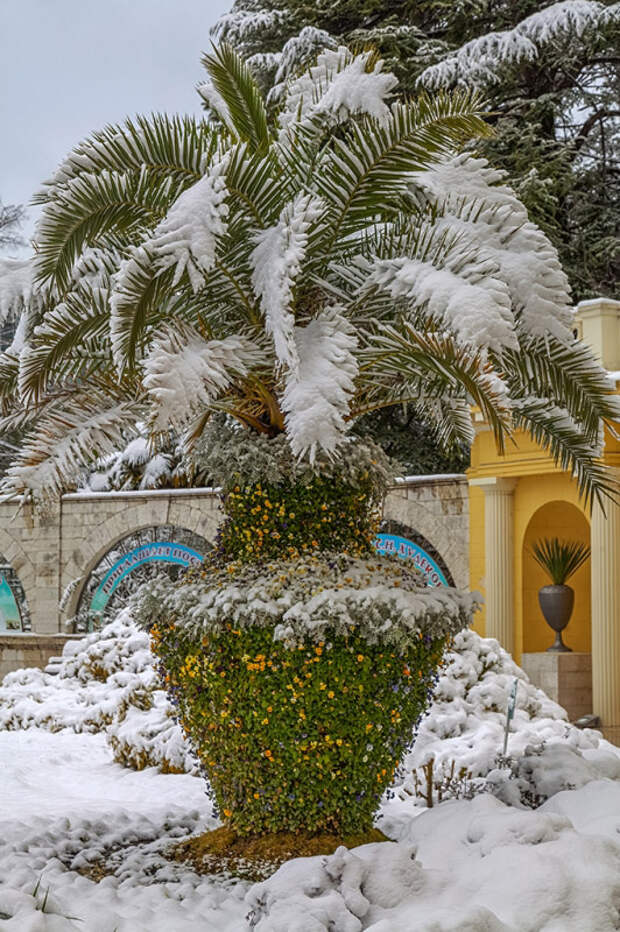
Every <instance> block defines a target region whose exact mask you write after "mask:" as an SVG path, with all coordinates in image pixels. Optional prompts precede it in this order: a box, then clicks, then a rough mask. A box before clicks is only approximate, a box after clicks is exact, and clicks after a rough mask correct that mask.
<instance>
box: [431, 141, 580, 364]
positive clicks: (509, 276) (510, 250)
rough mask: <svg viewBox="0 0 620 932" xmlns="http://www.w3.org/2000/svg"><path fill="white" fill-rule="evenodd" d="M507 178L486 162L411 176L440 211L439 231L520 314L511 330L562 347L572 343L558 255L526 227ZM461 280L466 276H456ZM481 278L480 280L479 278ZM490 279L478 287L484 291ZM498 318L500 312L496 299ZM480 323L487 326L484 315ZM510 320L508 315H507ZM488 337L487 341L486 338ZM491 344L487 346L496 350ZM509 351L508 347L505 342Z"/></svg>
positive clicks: (457, 160) (468, 161)
mask: <svg viewBox="0 0 620 932" xmlns="http://www.w3.org/2000/svg"><path fill="white" fill-rule="evenodd" d="M504 178H505V176H504V174H503V173H502V172H500V171H496V170H495V169H492V168H490V167H489V166H488V165H487V163H486V162H485V161H484V160H483V159H476V158H473V157H472V156H469V155H458V156H456V157H452V158H449V159H445V160H441V161H438V162H437V163H435V164H434V165H432V166H431V167H430V168H429V169H427V170H425V171H424V172H417V173H416V175H415V179H416V182H415V183H416V186H418V187H419V188H421V189H422V191H424V192H425V194H426V196H427V197H429V199H430V201H431V203H432V204H433V205H434V207H435V208H436V209H438V210H439V212H440V216H439V218H438V219H437V222H436V225H435V226H436V229H437V230H440V231H445V232H446V233H447V234H452V235H457V236H460V238H461V241H462V242H463V243H464V244H466V245H467V246H468V247H469V248H471V246H472V245H473V244H474V243H475V245H476V247H477V250H476V251H477V254H478V256H479V257H486V259H487V260H488V261H489V262H490V263H491V268H495V269H496V270H497V277H496V280H495V281H496V287H499V288H503V291H504V293H505V297H506V299H507V301H508V305H509V307H512V308H518V309H519V313H518V314H517V315H515V316H514V322H515V326H517V327H520V328H521V330H522V332H523V333H524V334H529V335H531V336H543V335H544V334H546V333H549V334H552V335H553V336H554V337H556V338H557V339H558V340H560V341H561V342H563V343H566V342H570V340H571V336H572V312H571V309H570V299H569V286H568V280H567V278H566V275H565V274H564V272H563V270H562V267H561V265H560V262H559V259H558V257H557V253H556V252H555V250H554V248H553V247H552V246H551V244H550V243H549V241H548V239H547V238H546V236H545V235H544V233H543V232H542V231H541V230H540V229H539V228H538V227H537V226H536V225H535V224H534V223H531V222H530V221H529V220H528V216H527V211H526V209H525V207H524V206H523V204H522V203H521V202H520V201H519V199H518V197H517V196H516V194H515V192H514V191H513V190H512V188H510V187H509V186H508V185H506V184H502V182H503V181H504ZM461 274H463V273H461ZM477 278H480V276H477ZM490 281H491V279H490V278H487V281H486V282H485V280H484V279H482V281H481V286H482V287H487V286H488V284H489V283H490ZM496 301H497V305H498V310H499V306H500V304H501V299H500V297H499V294H497V297H496ZM478 317H479V320H484V321H489V322H490V321H492V319H493V312H489V309H488V307H485V313H484V314H480V315H478ZM509 317H510V319H513V315H512V314H511V313H510V314H509ZM490 336H491V335H490V334H489V337H490ZM493 342H494V341H493V339H489V344H491V345H492V344H493ZM502 342H503V343H504V345H510V340H503V341H502Z"/></svg>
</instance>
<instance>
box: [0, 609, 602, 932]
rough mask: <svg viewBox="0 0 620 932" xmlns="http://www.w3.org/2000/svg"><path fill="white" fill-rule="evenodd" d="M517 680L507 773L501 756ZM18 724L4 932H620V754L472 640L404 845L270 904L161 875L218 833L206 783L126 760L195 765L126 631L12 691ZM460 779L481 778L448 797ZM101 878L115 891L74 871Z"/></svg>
mask: <svg viewBox="0 0 620 932" xmlns="http://www.w3.org/2000/svg"><path fill="white" fill-rule="evenodd" d="M515 678H517V679H518V680H519V687H518V692H517V710H516V714H515V720H514V729H515V731H514V733H513V734H511V736H510V744H509V754H510V755H511V761H510V762H508V763H507V762H505V761H502V760H499V761H498V760H497V755H498V753H499V752H500V751H501V748H502V740H503V722H504V720H505V704H506V698H507V695H508V692H509V690H510V687H511V686H512V684H513V682H514V679H515ZM2 726H3V727H4V729H6V730H3V731H0V761H1V762H2V767H1V769H0V839H1V842H0V930H4V929H6V930H17V932H65V930H66V932H70V930H74V929H75V930H77V929H81V930H87V932H114V930H117V932H142V930H148V932H185V930H187V932H190V930H192V932H193V930H207V932H208V930H213V932H216V930H217V932H229V930H230V932H232V930H235V932H237V930H239V932H241V930H247V929H251V928H254V929H256V930H258V932H315V930H316V932H320V930H332V932H358V930H365V929H372V930H373V932H400V930H412V932H457V930H458V932H496V930H503V932H506V930H510V932H538V930H541V932H542V930H544V932H573V930H574V932H606V930H613V929H620V834H619V833H620V754H619V753H618V751H617V750H616V749H615V748H614V747H612V746H611V745H609V744H608V743H607V742H605V741H603V740H602V739H600V736H599V735H597V733H596V732H581V731H578V730H577V729H575V728H573V727H572V726H571V725H569V724H568V723H567V722H566V721H565V718H564V716H563V713H562V710H561V709H560V708H559V707H558V706H556V705H555V704H554V703H552V702H551V701H550V700H549V699H548V698H547V697H545V696H544V694H542V693H540V691H539V690H536V689H535V688H534V687H533V686H531V684H529V683H528V682H527V680H526V678H525V677H524V674H523V673H522V672H521V671H520V670H519V669H518V668H517V667H515V665H514V664H513V663H512V661H511V660H510V658H509V657H508V656H507V655H506V654H505V653H504V652H503V651H502V650H501V649H500V648H499V647H498V645H497V644H496V643H495V642H493V641H490V640H484V639H480V638H478V637H477V636H476V635H474V634H472V633H471V632H467V633H465V634H464V635H462V636H460V637H459V638H458V639H457V642H456V644H455V650H454V651H453V652H452V653H451V654H450V656H449V658H448V665H447V667H446V669H445V671H444V673H443V675H442V677H441V679H440V682H439V684H438V689H437V695H436V701H435V703H434V705H433V708H432V709H431V713H430V715H429V716H428V717H427V718H426V719H425V720H424V722H423V723H422V725H421V727H420V730H419V737H418V741H417V742H416V746H415V748H414V749H413V751H412V752H411V753H410V755H409V756H408V758H407V760H406V762H405V766H404V768H403V773H402V774H401V776H400V778H399V780H398V782H397V785H395V786H394V787H393V791H392V792H391V793H390V794H388V795H389V798H386V799H385V800H384V803H383V806H382V808H381V812H380V813H379V820H378V823H377V824H378V826H379V827H380V828H381V829H382V830H383V831H384V832H385V833H386V834H387V835H388V836H389V837H390V838H392V839H394V841H393V842H392V843H384V844H372V845H365V846H362V847H360V848H357V849H354V850H353V851H350V852H347V851H345V850H344V849H341V850H339V851H338V852H336V853H335V854H334V855H332V856H330V857H327V858H321V857H317V858H309V859H297V860H293V861H289V862H288V863H287V864H285V865H284V866H283V867H281V868H280V870H279V871H278V872H277V873H276V874H274V875H273V876H272V877H271V878H269V879H268V880H266V881H264V882H263V883H261V884H256V885H254V886H252V885H251V884H249V883H247V882H242V881H239V880H236V879H232V878H228V879H226V878H215V877H200V876H198V875H197V874H195V873H194V872H193V871H192V870H190V869H188V868H186V867H184V866H183V865H179V864H174V863H172V862H170V861H167V860H166V859H165V857H164V855H163V851H164V849H165V848H166V846H168V845H169V844H171V843H173V842H174V841H176V840H178V839H180V838H182V837H185V836H186V835H188V834H191V833H194V832H201V831H204V830H205V829H206V828H209V827H212V826H215V824H216V822H215V820H214V819H213V818H212V815H211V808H210V804H209V802H208V800H207V797H206V795H205V793H204V786H203V783H202V780H201V779H200V778H199V777H197V776H195V775H193V774H191V773H180V774H170V773H162V772H160V770H158V769H156V768H155V767H147V768H146V769H143V770H141V771H136V770H132V769H128V768H127V767H124V766H122V765H121V764H120V763H118V762H116V761H115V760H114V757H113V755H114V753H117V755H118V756H119V759H120V760H124V761H125V762H126V763H133V765H134V766H136V765H139V764H141V763H144V762H145V760H147V761H148V760H152V761H154V762H157V763H159V764H160V766H161V765H163V766H164V767H166V766H179V768H180V769H187V767H190V766H191V757H190V755H189V753H188V751H187V749H186V748H185V747H184V746H183V742H182V737H181V736H180V733H178V731H177V726H176V725H175V724H174V723H173V722H172V721H171V720H170V718H169V717H168V716H167V715H166V712H165V706H164V705H163V703H162V701H161V691H160V690H158V688H157V681H156V680H155V678H154V677H153V675H152V672H151V666H150V655H149V653H148V645H147V643H146V640H145V638H144V636H143V635H142V634H140V633H139V632H137V631H136V629H135V628H134V627H133V626H132V624H131V620H130V619H129V617H128V616H127V615H123V616H122V617H121V616H119V618H118V619H117V620H116V622H115V624H114V626H113V627H112V628H110V629H108V630H107V631H104V632H102V633H101V634H99V635H93V636H91V637H90V638H89V639H87V640H86V641H85V642H84V643H83V644H81V645H80V646H79V647H76V645H71V646H70V647H69V648H68V651H67V656H66V658H65V661H64V663H63V665H62V666H61V669H60V673H59V674H58V675H57V676H53V677H52V676H49V675H48V674H43V673H42V672H41V671H27V672H21V673H17V674H11V675H10V676H9V677H7V678H6V679H5V683H4V686H3V687H2V688H0V727H2ZM9 729H11V730H9ZM106 730H107V731H106ZM119 735H122V738H123V740H122V742H120V744H119ZM119 747H120V748H121V751H119ZM429 757H432V758H433V759H434V762H435V768H434V769H435V774H436V777H437V779H438V782H442V780H443V782H444V791H445V793H446V795H448V796H450V795H452V796H453V797H454V796H456V797H459V798H448V799H445V801H444V802H442V803H441V804H439V805H435V806H434V807H433V808H432V809H427V808H426V807H425V804H424V802H423V800H422V799H421V796H420V786H421V785H422V784H421V782H420V779H418V780H417V781H416V774H417V775H418V777H419V776H420V774H421V770H420V767H421V765H422V764H423V763H425V762H426V761H427V760H428V759H429ZM452 761H454V762H455V767H456V770H457V771H458V770H459V769H460V768H461V767H464V768H466V769H467V770H468V775H467V776H466V777H464V778H463V779H462V780H461V781H455V782H454V783H453V784H452V786H447V782H446V780H445V776H446V774H447V773H449V770H450V767H451V764H452ZM416 783H417V787H418V789H417V795H416ZM446 786H447V790H446V789H445V787H446ZM541 802H542V805H538V804H540V803H541ZM536 805H538V808H531V807H532V806H536ZM104 861H105V862H106V863H107V869H108V870H109V871H111V873H109V874H108V875H107V876H102V874H103V872H99V873H94V874H93V876H94V877H95V878H96V879H89V877H87V876H84V874H83V873H80V872H78V871H84V870H86V869H87V868H88V865H91V866H92V865H94V866H95V869H96V868H97V866H98V865H100V864H102V863H103V862H104ZM99 878H101V879H99Z"/></svg>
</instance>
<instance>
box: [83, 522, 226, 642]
mask: <svg viewBox="0 0 620 932" xmlns="http://www.w3.org/2000/svg"><path fill="white" fill-rule="evenodd" d="M210 549H211V544H210V543H209V542H208V541H207V540H206V539H205V538H204V537H202V536H201V535H198V534H196V533H195V532H194V531H192V530H190V529H188V528H183V527H177V526H175V525H170V524H168V525H149V526H146V527H141V528H135V529H134V530H132V531H131V532H130V533H129V534H124V535H122V536H121V537H120V538H118V539H117V540H115V541H111V542H110V544H109V546H108V547H107V549H106V550H105V551H104V552H103V553H101V555H100V556H99V558H98V559H97V561H96V562H94V563H92V565H91V566H90V567H89V569H88V571H87V572H86V573H84V575H83V576H82V577H81V579H80V582H79V585H78V586H77V587H76V592H75V593H74V595H73V598H72V600H71V608H72V611H71V612H70V613H68V614H69V617H71V616H72V615H73V616H75V617H76V618H77V619H78V625H79V626H80V627H84V626H85V627H87V628H90V627H91V626H92V625H93V623H94V622H96V621H101V620H102V619H104V618H107V617H110V616H111V615H112V614H113V613H114V611H115V610H116V609H117V608H118V607H119V606H120V605H122V604H123V603H124V601H125V600H126V598H127V597H128V596H129V595H130V593H131V592H132V591H134V590H135V589H136V587H137V586H138V585H140V584H142V583H144V582H146V581H147V580H148V579H149V578H152V577H153V576H154V575H155V574H157V573H158V572H161V571H162V570H165V572H167V573H169V574H170V575H173V576H176V575H178V573H179V572H180V571H181V570H183V569H186V568H187V567H188V566H190V565H200V563H201V561H202V559H203V558H204V556H205V555H206V553H207V552H208V551H209V550H210Z"/></svg>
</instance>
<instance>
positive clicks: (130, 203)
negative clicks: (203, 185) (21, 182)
mask: <svg viewBox="0 0 620 932" xmlns="http://www.w3.org/2000/svg"><path fill="white" fill-rule="evenodd" d="M186 186H187V182H185V181H183V182H179V181H174V180H173V179H171V178H165V177H164V178H161V177H160V178H158V179H156V180H155V181H153V179H152V178H150V177H149V175H148V172H147V171H146V170H143V171H140V172H139V173H136V174H134V173H119V172H107V171H106V172H101V173H100V174H98V175H90V174H84V175H79V176H78V177H76V178H74V179H72V180H71V181H70V182H69V184H67V185H66V186H65V187H64V188H63V189H62V191H60V192H58V193H57V195H56V197H55V198H54V200H53V201H51V202H50V203H49V204H48V205H47V206H46V207H45V209H44V211H43V215H42V217H41V220H40V222H39V234H38V248H37V260H36V266H37V277H38V280H39V283H40V284H46V283H48V282H51V283H53V284H55V285H56V287H57V289H58V291H59V292H60V293H63V292H64V291H66V290H67V288H68V287H69V286H70V282H71V272H72V269H73V264H74V262H75V260H76V257H77V256H78V255H79V254H80V253H81V252H82V250H84V249H85V248H86V247H93V246H96V245H99V244H100V245H102V246H104V247H105V246H107V245H108V244H109V240H108V237H109V236H110V234H112V235H115V234H116V235H118V234H121V235H122V236H124V237H131V238H134V241H135V239H136V238H137V239H141V238H142V237H143V235H144V233H143V231H144V230H145V229H149V228H152V227H154V226H155V225H156V224H157V223H158V221H159V220H160V219H161V218H162V217H163V216H165V214H166V211H167V210H168V208H169V206H170V204H171V203H173V202H174V200H175V199H176V197H177V195H178V194H179V193H180V191H181V190H184V189H185V187H186Z"/></svg>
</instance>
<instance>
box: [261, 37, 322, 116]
mask: <svg viewBox="0 0 620 932" xmlns="http://www.w3.org/2000/svg"><path fill="white" fill-rule="evenodd" d="M336 47H337V42H336V40H335V39H334V38H333V37H332V36H330V34H329V33H328V32H326V31H325V30H324V29H317V28H316V26H304V27H303V29H302V30H301V32H300V33H299V35H296V36H292V38H290V39H289V40H288V42H286V43H285V44H284V46H283V48H282V51H281V52H280V53H279V56H278V70H277V71H276V75H275V79H274V86H273V88H272V89H271V91H270V94H269V100H273V101H275V100H279V99H280V97H281V96H282V93H283V92H284V90H285V88H286V83H287V81H289V80H290V79H291V77H292V76H293V75H295V73H296V72H298V71H299V69H300V66H303V65H305V64H306V63H307V62H308V61H310V60H311V59H312V58H315V57H316V56H317V55H318V54H319V52H320V51H321V50H322V49H334V48H336Z"/></svg>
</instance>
